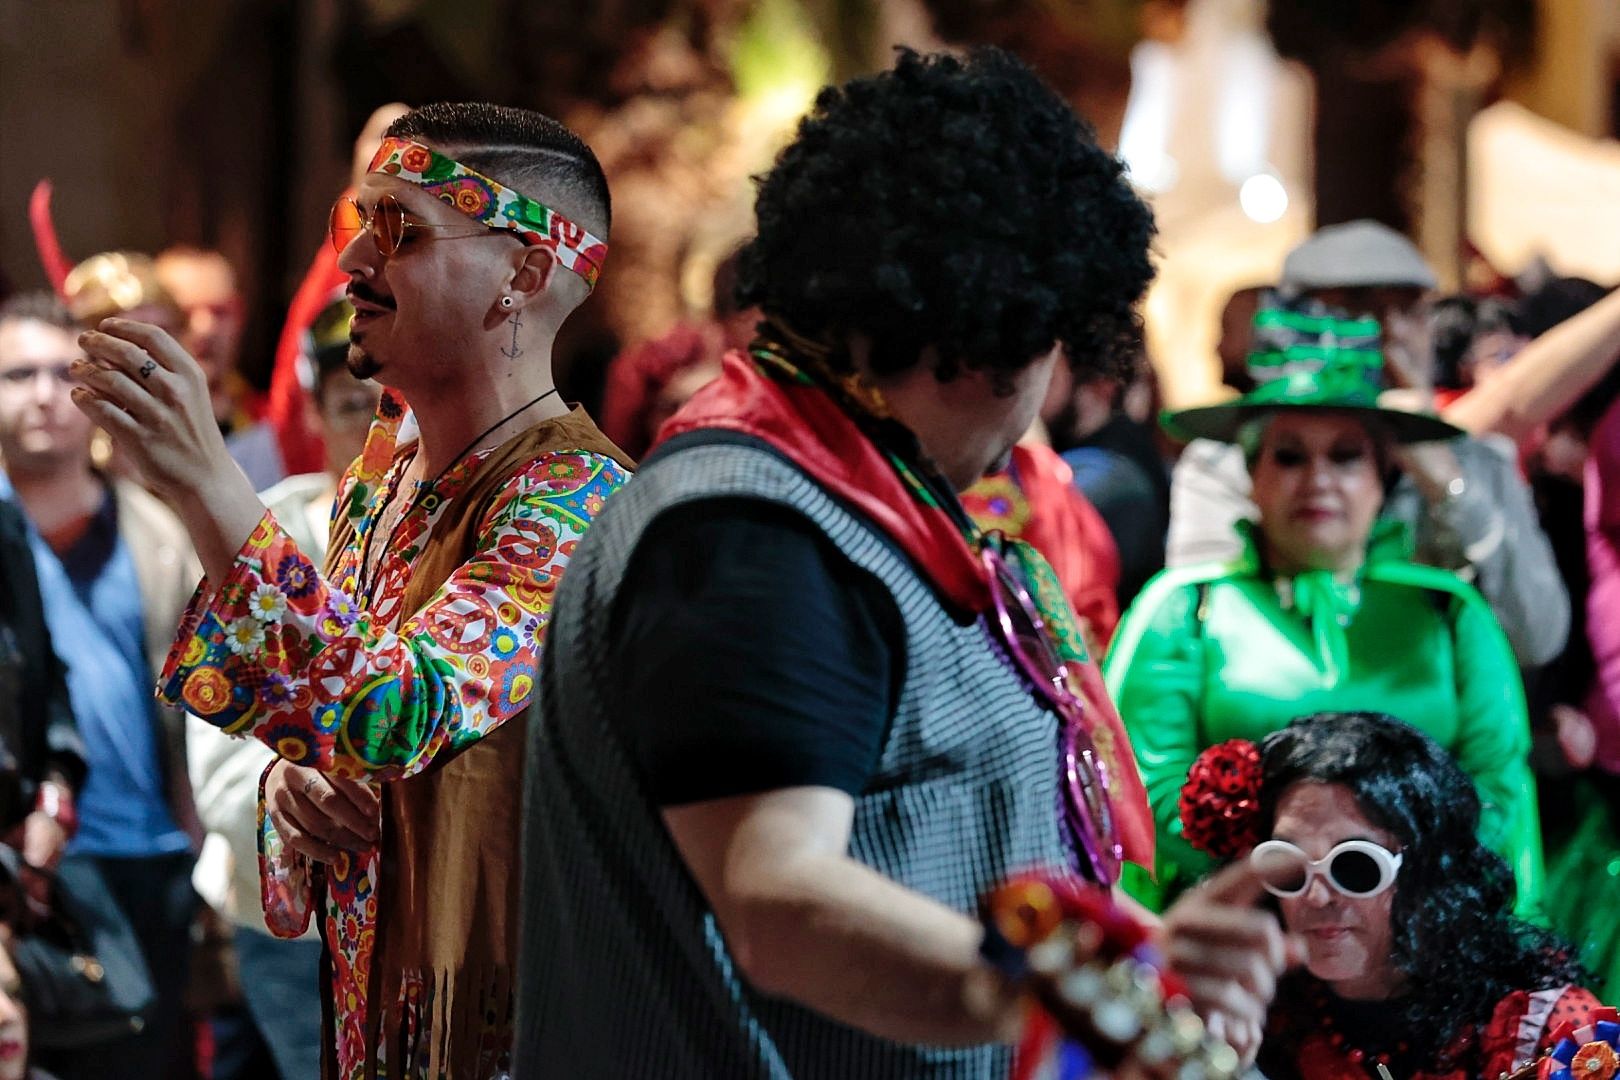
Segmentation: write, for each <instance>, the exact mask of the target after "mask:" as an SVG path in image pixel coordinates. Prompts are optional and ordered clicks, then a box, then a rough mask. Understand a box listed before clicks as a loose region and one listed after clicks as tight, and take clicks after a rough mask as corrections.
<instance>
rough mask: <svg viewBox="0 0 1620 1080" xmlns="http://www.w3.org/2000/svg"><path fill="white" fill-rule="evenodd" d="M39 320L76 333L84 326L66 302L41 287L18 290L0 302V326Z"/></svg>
mask: <svg viewBox="0 0 1620 1080" xmlns="http://www.w3.org/2000/svg"><path fill="white" fill-rule="evenodd" d="M24 321H31V322H40V323H44V324H45V325H46V326H54V327H55V328H56V329H58V330H65V331H67V332H68V333H70V334H77V333H79V332H80V331H81V330H83V329H84V326H83V325H82V324H81V323H80V322H79V321H78V320H77V319H75V318H74V317H73V313H72V312H71V311H69V310H68V307H67V305H66V304H64V303H62V301H61V300H60V299H59V298H58V297H57V295H56V294H55V293H51V292H46V291H45V290H43V289H38V290H34V291H31V292H20V293H18V294H17V295H16V296H13V297H11V298H10V299H9V300H7V301H5V302H4V303H0V326H4V325H5V324H6V323H9V322H24Z"/></svg>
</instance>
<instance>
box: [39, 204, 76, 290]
mask: <svg viewBox="0 0 1620 1080" xmlns="http://www.w3.org/2000/svg"><path fill="white" fill-rule="evenodd" d="M28 223H29V224H30V225H31V226H33V229H34V248H35V249H36V250H37V251H38V252H39V264H40V265H41V266H43V267H44V268H45V277H46V278H47V279H49V281H50V283H51V288H52V289H54V290H56V295H57V296H60V297H61V298H62V299H63V300H66V299H67V293H66V292H64V291H63V285H64V284H65V283H66V282H67V276H68V271H69V270H72V269H73V263H72V262H70V261H69V260H68V257H67V256H66V255H64V254H62V243H61V241H59V240H58V239H57V238H56V222H54V221H53V220H51V182H50V180H48V179H47V180H41V181H40V182H39V183H37V184H35V185H34V193H33V194H32V195H30V196H29V197H28Z"/></svg>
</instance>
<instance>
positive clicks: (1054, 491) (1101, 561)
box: [962, 444, 1119, 649]
mask: <svg viewBox="0 0 1620 1080" xmlns="http://www.w3.org/2000/svg"><path fill="white" fill-rule="evenodd" d="M996 476H998V477H1009V476H1010V478H1011V479H1012V482H1014V483H1016V485H1017V488H1018V490H1019V491H1021V492H1023V495H1024V501H1025V502H1026V503H1027V504H1028V505H1027V510H1028V513H1027V519H1026V520H1019V519H1023V518H1025V515H1023V514H1014V515H1006V514H1003V515H998V514H997V512H996V511H997V506H996V500H995V492H994V489H993V486H992V483H993V480H994V478H991V480H987V481H986V483H984V484H980V485H975V486H974V487H972V488H970V489H968V490H967V491H966V492H964V493H963V495H962V504H963V505H964V506H965V507H967V511H968V513H969V514H970V515H971V516H972V517H973V520H975V521H977V522H978V523H979V525H980V526H981V527H983V528H986V529H988V528H992V527H994V528H999V529H1001V530H1002V531H1003V532H1005V533H1006V534H1007V535H1008V536H1010V537H1012V538H1014V539H1018V540H1024V541H1026V542H1028V543H1029V544H1031V545H1032V546H1033V547H1034V548H1035V550H1036V551H1039V552H1040V553H1041V555H1042V556H1044V557H1045V559H1046V561H1047V562H1049V563H1051V564H1052V572H1053V573H1055V574H1057V576H1058V581H1060V582H1062V583H1063V592H1064V595H1066V596H1067V597H1068V598H1069V606H1070V607H1071V608H1073V609H1074V613H1075V614H1076V615H1078V616H1080V618H1082V619H1084V620H1085V621H1086V623H1087V625H1089V626H1090V628H1091V632H1092V633H1093V634H1095V635H1096V639H1097V644H1098V646H1099V648H1100V649H1106V648H1107V647H1108V642H1109V641H1110V640H1111V639H1112V638H1113V636H1114V628H1115V627H1116V626H1118V625H1119V597H1118V593H1117V590H1118V589H1119V547H1118V546H1117V545H1116V544H1115V543H1114V536H1113V534H1112V533H1110V532H1109V531H1108V523H1107V522H1106V521H1104V520H1103V517H1102V515H1101V514H1099V513H1098V512H1097V508H1096V507H1094V506H1092V505H1091V503H1090V501H1088V500H1087V499H1086V497H1085V496H1084V495H1083V494H1081V493H1080V489H1079V488H1077V487H1075V486H1074V470H1072V469H1070V468H1069V466H1068V465H1067V464H1066V463H1065V462H1064V460H1063V459H1062V458H1061V457H1059V456H1058V455H1057V453H1056V452H1055V451H1054V450H1052V448H1051V447H1048V446H1039V445H1034V446H1025V445H1022V444H1020V445H1018V446H1015V447H1013V453H1012V467H1011V469H1009V470H1008V472H1007V473H1000V474H996ZM1003 485H1005V481H1003Z"/></svg>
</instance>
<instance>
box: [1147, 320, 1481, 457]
mask: <svg viewBox="0 0 1620 1080" xmlns="http://www.w3.org/2000/svg"><path fill="white" fill-rule="evenodd" d="M1254 330H1255V346H1256V347H1255V350H1254V351H1253V352H1251V353H1250V354H1249V374H1250V375H1251V376H1252V377H1253V378H1254V380H1255V382H1256V384H1257V385H1256V387H1255V389H1253V390H1251V391H1250V392H1249V393H1247V394H1244V395H1243V396H1242V397H1239V398H1235V399H1233V400H1231V401H1227V402H1223V403H1221V404H1219V405H1205V406H1202V407H1200V408H1196V409H1183V410H1181V411H1180V412H1176V413H1169V414H1167V415H1166V416H1165V417H1164V420H1163V423H1164V426H1165V428H1166V429H1167V430H1168V431H1169V432H1170V433H1171V434H1172V435H1175V436H1177V437H1179V438H1182V439H1214V440H1216V441H1218V442H1229V443H1235V442H1238V441H1239V438H1240V436H1241V434H1242V432H1243V430H1244V428H1245V427H1246V426H1247V425H1248V424H1249V422H1250V421H1252V420H1256V419H1258V418H1260V417H1262V416H1265V415H1267V414H1269V413H1274V412H1276V411H1278V410H1279V409H1290V410H1294V409H1298V410H1304V411H1309V412H1320V413H1341V414H1342V413H1348V414H1351V415H1353V416H1356V417H1359V418H1361V419H1364V420H1365V421H1367V422H1369V423H1373V424H1376V425H1377V426H1379V427H1381V428H1383V429H1384V430H1385V431H1388V432H1389V433H1390V435H1391V436H1392V437H1393V438H1394V440H1395V441H1396V442H1397V443H1402V444H1405V443H1418V442H1440V441H1444V440H1447V439H1455V438H1457V437H1458V436H1459V435H1462V434H1463V431H1462V429H1461V428H1458V427H1456V426H1454V425H1452V424H1448V423H1446V422H1445V421H1444V420H1442V419H1440V418H1439V417H1437V416H1430V415H1428V414H1426V413H1417V412H1409V411H1406V410H1404V409H1393V408H1390V407H1388V406H1386V405H1382V404H1380V403H1379V395H1380V393H1381V392H1382V391H1383V390H1384V354H1383V351H1382V350H1381V348H1380V347H1379V344H1378V343H1379V328H1378V321H1377V320H1376V319H1370V318H1363V319H1350V318H1345V317H1342V316H1340V315H1338V314H1333V313H1325V312H1323V311H1321V310H1320V309H1317V310H1306V311H1299V310H1292V309H1286V308H1270V309H1263V310H1261V311H1260V312H1259V313H1258V314H1256V315H1255V319H1254Z"/></svg>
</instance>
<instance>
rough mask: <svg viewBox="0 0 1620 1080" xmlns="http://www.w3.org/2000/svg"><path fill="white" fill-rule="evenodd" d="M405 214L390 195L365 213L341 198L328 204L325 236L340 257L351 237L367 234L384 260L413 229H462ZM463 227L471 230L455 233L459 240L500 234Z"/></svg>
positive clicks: (484, 228) (483, 228)
mask: <svg viewBox="0 0 1620 1080" xmlns="http://www.w3.org/2000/svg"><path fill="white" fill-rule="evenodd" d="M405 213H406V212H405V207H404V205H403V204H402V203H401V202H400V201H399V200H398V199H396V198H395V197H394V196H392V195H384V196H382V197H381V198H380V199H378V200H377V204H376V205H375V206H373V207H372V208H371V213H369V214H368V213H366V212H365V211H364V210H362V209H360V204H359V203H357V202H355V201H354V199H353V197H351V196H348V195H345V196H343V197H342V198H340V199H338V201H337V202H335V203H333V204H332V216H331V218H330V219H329V220H328V222H327V234H328V235H329V236H330V237H331V239H332V247H333V248H335V249H336V250H337V252H338V254H340V255H341V254H342V253H343V249H344V248H346V247H348V246H349V245H350V244H351V243H353V242H354V238H355V237H357V236H359V235H360V234H361V233H362V232H369V233H371V239H372V240H373V241H374V242H375V243H376V245H377V250H378V251H379V252H380V253H381V254H382V255H383V256H384V257H385V258H386V257H389V256H392V255H394V254H395V253H396V252H398V251H399V249H400V247H401V245H403V244H404V243H405V238H406V237H407V236H408V235H409V234H410V233H411V232H412V231H414V230H418V229H424V230H429V231H431V232H439V231H440V230H444V229H460V228H463V226H460V225H430V224H428V223H427V222H425V221H413V220H411V219H410V218H408V217H406V216H405ZM467 227H469V228H471V229H472V230H473V231H471V232H464V233H461V234H459V235H460V236H461V237H471V236H487V235H489V234H491V233H497V234H500V233H502V232H503V230H500V229H492V228H490V227H489V226H487V225H475V224H472V223H470V222H469V223H468V226H467ZM507 235H511V234H507ZM439 239H441V240H454V239H458V237H456V236H441V237H439Z"/></svg>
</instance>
